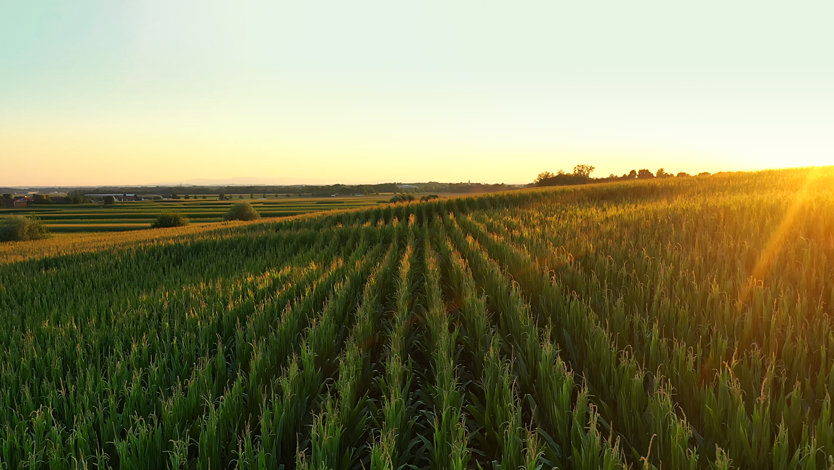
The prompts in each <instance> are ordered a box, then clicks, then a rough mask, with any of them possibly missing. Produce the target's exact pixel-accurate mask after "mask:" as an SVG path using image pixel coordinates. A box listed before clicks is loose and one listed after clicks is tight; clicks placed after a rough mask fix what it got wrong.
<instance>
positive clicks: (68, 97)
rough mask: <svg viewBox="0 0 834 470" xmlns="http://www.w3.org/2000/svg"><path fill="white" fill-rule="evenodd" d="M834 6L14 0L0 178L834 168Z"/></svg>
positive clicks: (1, 110) (0, 124) (1, 22)
mask: <svg viewBox="0 0 834 470" xmlns="http://www.w3.org/2000/svg"><path fill="white" fill-rule="evenodd" d="M831 5H832V3H831V2H822V1H820V2H806V1H798V2H790V3H788V2H783V3H782V4H779V5H776V4H771V3H769V2H753V1H749V2H748V1H740V2H732V4H730V3H728V2H718V1H707V2H698V3H697V4H688V5H683V4H681V5H673V4H671V3H670V2H661V1H638V2H629V3H627V4H626V3H623V2H589V3H582V4H581V5H574V4H569V3H567V2H552V1H547V2H524V1H523V2H482V1H479V2H470V1H460V2H441V1H427V2H414V3H411V4H406V3H402V2H382V1H358V2H321V1H311V2H235V3H234V4H232V3H228V2H197V1H183V2H175V3H173V2H163V1H141V2H104V1H95V2H94V1H78V2H60V3H59V2H4V3H3V4H2V5H0V64H3V72H2V73H0V160H2V163H3V165H2V167H0V185H19V186H22V185H101V184H153V183H177V182H198V181H224V182H228V181H239V182H258V183H337V182H342V183H374V182H384V181H400V182H406V181H428V180H435V181H466V180H472V181H481V182H505V183H526V182H529V181H531V180H532V179H533V178H534V177H535V176H536V174H538V173H539V172H541V171H544V170H550V171H556V170H558V169H560V168H561V169H566V170H570V169H572V168H573V166H574V165H575V164H578V163H589V164H592V165H595V166H596V167H597V170H596V172H595V173H594V175H595V176H606V175H608V174H609V173H617V174H622V173H625V172H627V171H629V170H630V169H632V168H635V169H640V168H648V169H650V170H652V171H655V170H656V169H658V168H660V167H663V168H665V169H666V170H667V171H672V172H678V171H687V172H690V173H696V172H700V171H711V172H714V171H721V170H749V169H760V168H778V167H793V166H808V165H831V164H834V137H832V134H834V133H832V131H831V129H834V90H833V89H832V83H834V59H832V57H834V55H832V54H830V50H829V48H830V45H831V44H834V29H832V28H830V26H829V24H828V22H829V20H830V18H832V17H834V7H832V6H831Z"/></svg>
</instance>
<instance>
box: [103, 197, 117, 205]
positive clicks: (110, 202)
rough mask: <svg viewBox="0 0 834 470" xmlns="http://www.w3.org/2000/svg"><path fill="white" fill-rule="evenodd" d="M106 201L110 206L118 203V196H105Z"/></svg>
mask: <svg viewBox="0 0 834 470" xmlns="http://www.w3.org/2000/svg"><path fill="white" fill-rule="evenodd" d="M104 203H105V204H107V205H108V206H109V205H111V204H115V203H116V198H115V197H113V196H104Z"/></svg>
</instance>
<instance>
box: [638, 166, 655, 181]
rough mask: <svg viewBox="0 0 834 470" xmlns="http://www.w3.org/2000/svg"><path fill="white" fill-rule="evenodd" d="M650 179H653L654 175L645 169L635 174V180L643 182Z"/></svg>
mask: <svg viewBox="0 0 834 470" xmlns="http://www.w3.org/2000/svg"><path fill="white" fill-rule="evenodd" d="M650 178H654V174H653V173H652V172H651V171H649V170H647V169H645V168H644V169H642V170H640V171H638V172H637V179H641V180H643V179H650Z"/></svg>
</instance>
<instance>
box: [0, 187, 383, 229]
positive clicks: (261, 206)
mask: <svg viewBox="0 0 834 470" xmlns="http://www.w3.org/2000/svg"><path fill="white" fill-rule="evenodd" d="M211 197H213V198H214V200H203V199H178V200H164V201H136V202H117V203H115V204H112V205H103V204H43V205H30V206H29V207H27V208H25V209H0V217H2V216H4V215H12V214H17V215H34V216H36V217H38V218H39V219H41V221H43V223H44V224H45V225H46V226H47V227H48V228H49V230H50V231H51V232H54V233H74V232H115V231H124V230H137V229H144V228H148V227H150V225H151V224H152V223H153V221H154V220H155V219H156V217H157V216H158V215H159V214H160V213H162V212H179V213H181V214H183V215H185V216H186V217H188V218H189V220H190V221H191V222H192V223H209V222H219V221H221V220H223V215H224V214H225V213H226V212H227V211H228V210H229V207H231V206H232V205H233V204H235V203H237V202H240V201H246V202H249V203H250V204H252V206H253V207H254V208H255V209H256V210H257V211H258V212H259V213H260V214H261V217H285V216H292V215H298V214H306V213H310V212H320V211H326V210H333V209H352V208H356V207H368V206H373V205H377V204H379V203H382V202H388V199H387V198H386V197H384V196H365V197H347V198H335V197H334V198H277V199H259V198H258V199H250V198H249V197H248V196H246V197H243V196H241V195H233V196H232V197H233V198H234V199H232V200H227V201H218V200H216V196H211Z"/></svg>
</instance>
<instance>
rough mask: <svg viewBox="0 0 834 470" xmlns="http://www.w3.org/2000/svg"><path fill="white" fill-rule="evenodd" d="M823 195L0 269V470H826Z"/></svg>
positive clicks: (409, 213)
mask: <svg viewBox="0 0 834 470" xmlns="http://www.w3.org/2000/svg"><path fill="white" fill-rule="evenodd" d="M833 261H834V170H828V169H802V170H786V171H772V172H760V173H746V174H729V175H718V176H712V177H708V178H702V177H698V178H671V179H664V180H656V181H649V182H643V181H635V182H627V183H612V184H601V185H591V186H587V187H571V188H562V189H548V190H525V191H518V192H506V193H497V194H490V195H484V196H474V197H467V198H457V199H441V200H432V201H428V202H419V203H407V204H397V205H388V206H379V207H375V208H371V209H362V210H356V211H346V212H339V213H331V214H322V215H318V216H315V217H306V218H296V219H291V220H286V221H278V222H275V221H271V222H264V223H258V224H248V225H240V226H237V227H232V228H230V229H228V230H223V231H215V232H206V233H203V234H197V235H195V234H188V233H186V234H184V235H183V236H181V237H179V238H176V239H174V240H166V241H165V242H164V243H149V242H144V243H141V244H135V245H132V244H118V245H112V246H103V247H102V248H101V249H98V250H84V251H77V252H76V251H74V252H70V253H65V254H60V253H59V254H54V253H49V254H47V255H44V256H40V257H32V258H29V259H23V260H20V261H14V262H9V263H6V264H3V265H0V313H1V314H2V320H3V323H4V328H2V329H0V467H2V468H9V469H12V468H52V469H60V468H94V467H95V468H104V467H113V468H147V469H157V468H217V469H222V468H244V469H262V468H263V469H266V468H309V469H346V468H370V469H391V468H402V467H407V468H432V469H463V468H484V469H487V468H489V469H498V468H500V469H510V468H512V469H518V468H523V469H538V468H554V467H555V468H582V469H598V468H602V469H614V468H635V469H636V468H672V469H683V468H691V469H700V468H774V469H784V468H829V467H832V466H834V420H832V403H831V401H832V398H831V393H832V391H834V331H832V327H834V322H832V318H831V312H832V306H834V262H833Z"/></svg>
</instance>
